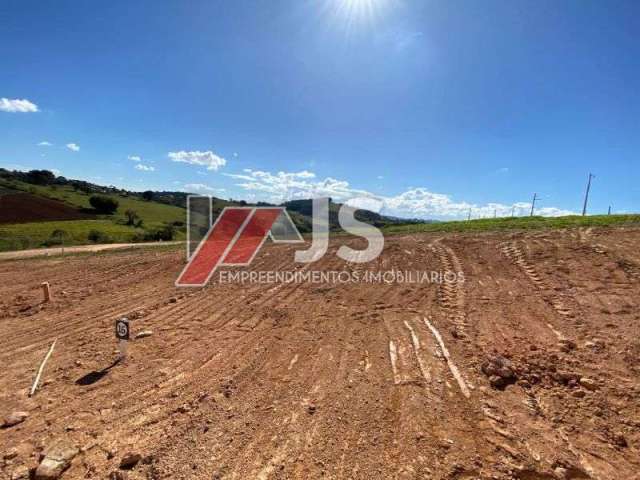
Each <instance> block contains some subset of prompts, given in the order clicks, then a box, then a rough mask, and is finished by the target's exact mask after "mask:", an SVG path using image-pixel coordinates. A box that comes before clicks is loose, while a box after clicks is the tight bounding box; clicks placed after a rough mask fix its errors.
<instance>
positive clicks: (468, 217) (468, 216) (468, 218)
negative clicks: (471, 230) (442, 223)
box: [467, 209, 471, 221]
mask: <svg viewBox="0 0 640 480" xmlns="http://www.w3.org/2000/svg"><path fill="white" fill-rule="evenodd" d="M469 220H471V209H469V215H467V221H469Z"/></svg>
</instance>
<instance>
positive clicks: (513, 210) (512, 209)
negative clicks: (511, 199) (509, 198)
mask: <svg viewBox="0 0 640 480" xmlns="http://www.w3.org/2000/svg"><path fill="white" fill-rule="evenodd" d="M515 211H516V207H511V218H513V214H514V213H515Z"/></svg>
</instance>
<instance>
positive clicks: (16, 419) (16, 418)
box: [2, 412, 29, 428]
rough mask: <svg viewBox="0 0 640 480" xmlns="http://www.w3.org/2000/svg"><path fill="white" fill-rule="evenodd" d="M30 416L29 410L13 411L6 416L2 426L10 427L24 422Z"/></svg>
mask: <svg viewBox="0 0 640 480" xmlns="http://www.w3.org/2000/svg"><path fill="white" fill-rule="evenodd" d="M28 416H29V414H28V413H27V412H13V413H11V414H9V415H8V416H7V417H5V419H4V423H3V424H2V428H9V427H13V426H14V425H18V424H19V423H22V422H24V421H25V420H26V418H27V417H28Z"/></svg>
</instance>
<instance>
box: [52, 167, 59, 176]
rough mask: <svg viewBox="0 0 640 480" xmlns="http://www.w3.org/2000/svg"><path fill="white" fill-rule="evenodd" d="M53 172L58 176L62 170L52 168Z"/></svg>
mask: <svg viewBox="0 0 640 480" xmlns="http://www.w3.org/2000/svg"><path fill="white" fill-rule="evenodd" d="M51 173H53V174H54V175H55V176H56V177H59V176H60V174H61V173H62V172H61V171H60V170H58V169H57V168H52V169H51Z"/></svg>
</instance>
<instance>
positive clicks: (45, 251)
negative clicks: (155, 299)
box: [0, 242, 184, 260]
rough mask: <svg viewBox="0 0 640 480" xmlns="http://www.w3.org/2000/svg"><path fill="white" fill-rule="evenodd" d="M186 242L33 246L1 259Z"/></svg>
mask: <svg viewBox="0 0 640 480" xmlns="http://www.w3.org/2000/svg"><path fill="white" fill-rule="evenodd" d="M180 243H184V242H143V243H103V244H98V245H78V246H75V247H54V248H33V249H29V250H16V251H13V252H0V260H15V259H20V258H33V257H53V256H56V255H65V254H72V253H95V252H103V251H106V250H122V249H125V248H141V247H161V246H167V245H178V244H180Z"/></svg>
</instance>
